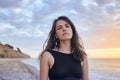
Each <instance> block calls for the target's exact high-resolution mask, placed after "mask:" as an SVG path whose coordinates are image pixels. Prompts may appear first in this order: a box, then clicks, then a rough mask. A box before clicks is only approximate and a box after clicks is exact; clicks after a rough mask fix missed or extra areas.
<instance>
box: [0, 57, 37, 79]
mask: <svg viewBox="0 0 120 80" xmlns="http://www.w3.org/2000/svg"><path fill="white" fill-rule="evenodd" d="M22 59H26V58H13V59H10V58H5V59H0V80H39V70H37V69H36V68H35V67H33V66H31V65H28V64H25V63H23V62H21V61H20V60H22Z"/></svg>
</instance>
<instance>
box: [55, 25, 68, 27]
mask: <svg viewBox="0 0 120 80" xmlns="http://www.w3.org/2000/svg"><path fill="white" fill-rule="evenodd" d="M66 25H69V24H65V26H66ZM57 27H62V25H58V26H57Z"/></svg>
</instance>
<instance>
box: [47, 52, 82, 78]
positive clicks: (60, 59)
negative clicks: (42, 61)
mask: <svg viewBox="0 0 120 80" xmlns="http://www.w3.org/2000/svg"><path fill="white" fill-rule="evenodd" d="M48 52H50V54H51V55H52V56H53V57H54V64H53V66H52V68H51V69H50V70H49V80H80V79H81V78H82V67H81V63H80V61H76V60H75V59H74V58H73V54H74V53H71V54H65V53H62V52H58V51H54V50H48Z"/></svg>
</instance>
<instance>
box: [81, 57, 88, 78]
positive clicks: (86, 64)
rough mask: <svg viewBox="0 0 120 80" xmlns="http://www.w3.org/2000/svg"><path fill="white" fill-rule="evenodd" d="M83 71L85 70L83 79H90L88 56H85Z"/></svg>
mask: <svg viewBox="0 0 120 80" xmlns="http://www.w3.org/2000/svg"><path fill="white" fill-rule="evenodd" d="M82 72H83V76H82V77H83V78H82V80H88V60H87V56H86V57H85V58H84V61H83V63H82Z"/></svg>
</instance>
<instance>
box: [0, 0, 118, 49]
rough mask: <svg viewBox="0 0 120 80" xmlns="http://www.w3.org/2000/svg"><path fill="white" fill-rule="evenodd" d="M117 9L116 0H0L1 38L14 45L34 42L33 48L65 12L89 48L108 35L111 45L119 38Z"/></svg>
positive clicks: (104, 41)
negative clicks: (54, 21)
mask: <svg viewBox="0 0 120 80" xmlns="http://www.w3.org/2000/svg"><path fill="white" fill-rule="evenodd" d="M119 13H120V0H72V1H70V0H64V1H59V0H15V1H14V0H0V34H1V35H2V37H1V40H3V39H5V40H4V41H6V42H7V39H8V38H9V40H10V41H8V42H11V43H14V44H15V43H18V42H19V43H20V44H17V45H21V44H25V45H24V47H29V46H27V45H28V44H29V43H32V42H36V43H35V45H36V46H37V47H36V48H38V47H41V45H37V44H38V43H39V42H40V43H41V44H42V43H43V41H44V40H45V38H46V37H47V36H48V33H49V31H50V29H51V26H52V23H53V20H54V19H56V18H57V17H58V16H60V15H65V16H68V17H69V18H70V19H71V20H72V21H73V23H74V24H75V26H76V28H77V30H78V33H79V34H80V36H82V38H83V40H85V41H84V42H85V44H86V45H87V46H88V47H89V48H95V46H94V45H96V46H97V48H101V47H103V46H102V44H106V45H108V44H109V43H108V42H107V40H108V39H110V40H109V41H111V42H113V41H115V42H113V45H114V44H117V40H120V39H119V38H118V36H119V35H117V34H119V30H120V27H119V26H120V15H119ZM1 26H2V27H1ZM110 32H112V33H110ZM107 33H109V35H108V34H107ZM115 35H117V36H115ZM111 36H114V40H113V39H112V38H111ZM11 37H12V38H11ZM14 37H15V38H14ZM19 39H20V41H21V42H20V41H19ZM36 39H39V41H38V40H36ZM41 40H42V41H41ZM23 42H24V43H23ZM97 44H98V45H97ZM33 45H34V44H33ZM91 45H93V46H91ZM99 45H100V46H99ZM114 46H115V45H114ZM116 46H117V45H116ZM22 47H23V46H22ZM33 47H35V46H33ZM33 47H32V48H31V47H29V49H31V50H32V49H33ZM104 47H109V46H104ZM36 48H34V49H36ZM37 50H38V49H37Z"/></svg>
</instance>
